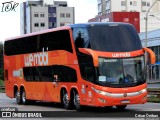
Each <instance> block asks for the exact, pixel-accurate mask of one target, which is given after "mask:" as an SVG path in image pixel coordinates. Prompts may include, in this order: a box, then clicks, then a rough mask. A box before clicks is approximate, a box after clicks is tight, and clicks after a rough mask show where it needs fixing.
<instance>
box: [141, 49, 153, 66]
mask: <svg viewBox="0 0 160 120" xmlns="http://www.w3.org/2000/svg"><path fill="white" fill-rule="evenodd" d="M143 50H144V51H146V52H147V53H148V54H149V56H150V59H151V64H155V62H156V55H155V53H154V52H153V51H152V50H151V49H149V48H143Z"/></svg>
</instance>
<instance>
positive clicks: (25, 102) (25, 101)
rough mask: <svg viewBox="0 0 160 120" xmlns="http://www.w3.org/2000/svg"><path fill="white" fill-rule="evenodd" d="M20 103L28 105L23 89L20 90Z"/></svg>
mask: <svg viewBox="0 0 160 120" xmlns="http://www.w3.org/2000/svg"><path fill="white" fill-rule="evenodd" d="M21 94H22V103H23V104H24V105H26V104H28V100H27V99H26V92H25V90H24V89H23V90H22V93H21Z"/></svg>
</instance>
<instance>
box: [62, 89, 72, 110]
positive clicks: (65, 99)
mask: <svg viewBox="0 0 160 120" xmlns="http://www.w3.org/2000/svg"><path fill="white" fill-rule="evenodd" d="M62 101H63V105H64V108H65V109H67V110H68V109H70V101H69V97H68V93H67V92H66V91H63V97H62Z"/></svg>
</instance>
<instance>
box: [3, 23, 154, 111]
mask: <svg viewBox="0 0 160 120" xmlns="http://www.w3.org/2000/svg"><path fill="white" fill-rule="evenodd" d="M145 51H146V52H148V54H149V60H150V63H151V64H154V63H155V54H154V53H153V52H152V51H151V50H150V49H148V48H143V47H142V45H141V41H140V39H139V36H138V34H137V32H136V30H135V28H134V27H133V26H132V25H131V24H127V23H113V22H107V23H85V24H74V25H69V26H64V27H59V28H54V29H49V30H44V31H40V32H35V33H30V34H26V35H22V36H20V37H16V38H11V39H7V40H6V41H5V42H4V78H5V91H6V95H7V96H8V97H10V98H16V102H17V103H18V104H29V103H31V102H35V101H46V102H57V103H62V104H63V105H64V107H65V108H66V109H71V108H75V109H76V110H81V108H82V107H83V106H94V107H107V106H110V107H112V106H116V107H117V108H118V109H124V108H125V107H126V106H127V105H128V104H144V103H146V101H147V90H146V88H147V83H146V74H145V73H146V69H145V59H144V53H145Z"/></svg>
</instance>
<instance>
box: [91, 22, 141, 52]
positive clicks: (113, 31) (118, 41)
mask: <svg viewBox="0 0 160 120" xmlns="http://www.w3.org/2000/svg"><path fill="white" fill-rule="evenodd" d="M88 30H89V31H88V32H89V39H90V45H91V49H93V50H96V51H104V52H126V51H135V50H140V49H142V46H141V42H140V39H139V36H138V34H137V32H136V30H135V29H134V27H133V26H131V25H121V24H117V25H116V24H114V25H112V24H111V25H99V26H96V25H95V26H90V28H89V29H88Z"/></svg>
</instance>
